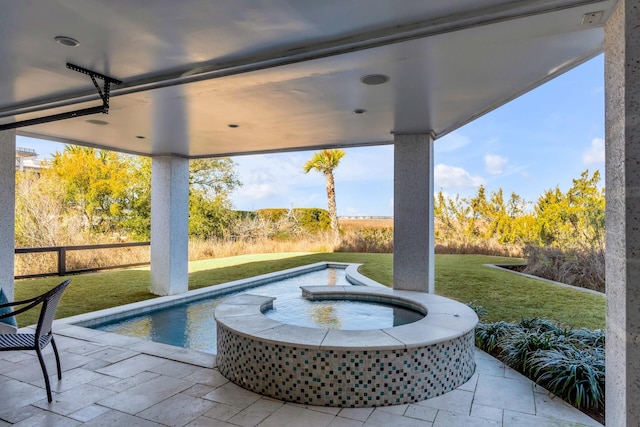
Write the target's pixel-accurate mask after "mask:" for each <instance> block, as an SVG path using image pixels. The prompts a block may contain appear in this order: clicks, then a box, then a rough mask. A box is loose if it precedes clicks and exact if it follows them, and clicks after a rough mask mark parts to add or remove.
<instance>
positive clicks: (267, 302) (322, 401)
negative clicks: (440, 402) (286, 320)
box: [215, 286, 478, 407]
mask: <svg viewBox="0 0 640 427" xmlns="http://www.w3.org/2000/svg"><path fill="white" fill-rule="evenodd" d="M302 292H303V296H305V297H306V298H308V299H350V300H358V301H373V302H380V303H386V304H392V305H398V306H402V307H409V308H411V309H413V310H416V311H419V312H421V313H423V314H424V315H425V316H424V317H423V318H422V319H420V320H418V321H416V322H413V323H409V324H406V325H402V326H395V327H390V328H385V329H370V330H335V329H321V328H308V327H301V326H295V325H290V324H283V323H280V322H278V321H275V320H273V319H269V318H268V317H266V316H265V315H264V312H265V311H266V310H268V309H269V308H270V307H271V305H272V302H273V300H274V298H271V297H265V296H258V295H250V294H245V295H240V296H237V297H234V298H230V299H228V300H226V301H225V302H223V303H222V304H220V305H219V306H218V307H217V309H216V311H215V318H216V321H217V325H218V326H217V328H218V356H217V365H218V368H219V370H220V372H221V373H222V374H223V375H224V376H225V377H227V378H228V379H229V380H231V381H233V382H234V383H236V384H238V385H240V386H242V387H244V388H246V389H248V390H251V391H254V392H256V393H259V394H262V395H265V396H270V397H273V398H276V399H281V400H286V401H290V402H297V403H304V404H311V405H323V406H340V407H371V406H385V405H399V404H405V403H412V402H417V401H421V400H425V399H428V398H430V397H435V396H438V395H440V394H443V393H446V392H447V391H450V390H453V389H455V388H456V387H458V386H460V385H462V384H464V383H465V382H466V381H467V380H469V378H470V377H471V376H472V375H473V372H474V370H475V361H474V358H473V355H474V328H475V326H476V324H477V322H478V317H477V316H476V314H475V312H474V311H473V310H471V309H470V308H469V307H467V306H466V305H464V304H461V303H459V302H456V301H453V300H450V299H447V298H443V297H440V296H437V295H432V294H426V293H421V292H410V291H396V290H392V289H388V288H380V287H376V288H373V287H366V286H356V287H334V286H314V287H303V288H302Z"/></svg>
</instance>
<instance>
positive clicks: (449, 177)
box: [434, 163, 485, 189]
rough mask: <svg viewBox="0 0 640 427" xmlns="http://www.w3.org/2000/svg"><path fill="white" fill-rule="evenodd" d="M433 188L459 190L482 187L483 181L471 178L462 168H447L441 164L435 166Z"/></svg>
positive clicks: (480, 178)
mask: <svg viewBox="0 0 640 427" xmlns="http://www.w3.org/2000/svg"><path fill="white" fill-rule="evenodd" d="M434 178H435V188H443V189H445V188H446V189H453V188H457V189H461V188H474V187H478V186H480V185H484V183H485V181H484V179H483V178H482V177H481V176H472V175H471V174H470V173H469V172H467V171H466V170H464V169H463V168H459V167H456V166H449V165H445V164H443V163H439V164H437V165H436V167H435V170H434Z"/></svg>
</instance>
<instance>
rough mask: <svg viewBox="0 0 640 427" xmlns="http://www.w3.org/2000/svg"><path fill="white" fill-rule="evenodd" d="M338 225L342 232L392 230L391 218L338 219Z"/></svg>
mask: <svg viewBox="0 0 640 427" xmlns="http://www.w3.org/2000/svg"><path fill="white" fill-rule="evenodd" d="M339 223H340V228H341V229H342V230H344V231H348V230H359V229H362V228H393V218H374V219H340V220H339Z"/></svg>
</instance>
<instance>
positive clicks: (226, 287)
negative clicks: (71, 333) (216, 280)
mask: <svg viewBox="0 0 640 427" xmlns="http://www.w3.org/2000/svg"><path fill="white" fill-rule="evenodd" d="M361 265H362V264H359V263H344V262H328V261H321V262H317V263H314V264H308V265H303V266H300V267H293V268H289V269H286V270H280V271H275V272H273V273H266V274H261V275H259V276H253V277H249V278H246V279H240V280H234V281H232V282H227V283H221V284H219V285H212V286H207V287H205V288H200V289H194V290H191V291H188V292H185V293H181V294H176V295H168V296H160V297H156V298H151V299H148V300H144V301H138V302H134V303H131V304H125V305H121V306H117V307H112V308H107V309H104V310H98V311H93V312H90V313H84V314H79V315H76V316H71V317H66V318H64V319H59V320H56V323H58V324H71V325H75V326H82V327H89V328H90V327H92V326H95V325H98V324H100V323H104V322H109V321H113V320H119V319H124V318H128V317H134V316H139V315H141V314H145V313H149V312H152V311H155V310H160V309H163V308H168V307H172V306H175V305H179V304H184V303H189V302H194V301H198V300H201V299H205V298H210V297H213V296H221V295H225V294H228V293H232V292H236V291H241V290H245V289H250V288H252V287H255V286H260V285H263V284H267V283H271V282H274V281H277V280H282V279H287V278H290V277H294V276H297V275H299V274H303V273H310V272H313V271H318V270H322V269H325V268H344V269H345V272H346V276H347V280H349V282H351V283H353V284H354V285H356V286H370V287H377V288H384V289H388V288H387V287H386V286H384V285H382V284H380V283H378V282H376V281H374V280H371V279H369V278H367V277H365V276H363V275H362V274H360V273H359V272H358V267H360V266H361Z"/></svg>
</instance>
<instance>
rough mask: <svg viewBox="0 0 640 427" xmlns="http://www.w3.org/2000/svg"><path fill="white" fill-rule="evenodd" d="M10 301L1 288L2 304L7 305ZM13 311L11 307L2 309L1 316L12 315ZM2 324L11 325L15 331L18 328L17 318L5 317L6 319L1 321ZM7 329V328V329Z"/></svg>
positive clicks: (0, 302) (0, 301)
mask: <svg viewBox="0 0 640 427" xmlns="http://www.w3.org/2000/svg"><path fill="white" fill-rule="evenodd" d="M8 302H9V300H7V296H6V295H5V294H4V290H3V289H2V288H0V304H6V303H8ZM12 311H13V309H12V308H11V307H4V308H0V314H5V313H11V312H12ZM0 322H2V323H3V324H6V325H9V326H11V327H13V328H14V332H15V329H17V328H18V323H17V322H16V317H15V316H9V317H5V318H4V319H0ZM5 329H6V328H5Z"/></svg>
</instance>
